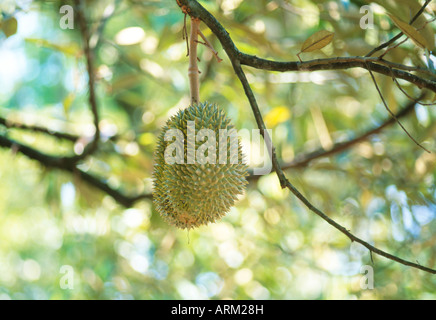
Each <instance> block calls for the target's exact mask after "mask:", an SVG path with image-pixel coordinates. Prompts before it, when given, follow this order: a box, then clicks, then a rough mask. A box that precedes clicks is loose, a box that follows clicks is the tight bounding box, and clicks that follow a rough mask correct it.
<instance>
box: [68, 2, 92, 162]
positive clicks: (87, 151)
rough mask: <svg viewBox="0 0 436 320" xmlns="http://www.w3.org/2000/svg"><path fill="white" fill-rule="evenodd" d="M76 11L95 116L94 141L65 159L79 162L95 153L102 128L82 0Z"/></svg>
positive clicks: (77, 3)
mask: <svg viewBox="0 0 436 320" xmlns="http://www.w3.org/2000/svg"><path fill="white" fill-rule="evenodd" d="M74 3H75V7H76V12H77V20H78V22H79V27H80V33H81V34H82V42H83V52H84V54H85V57H86V68H87V71H88V88H89V99H88V100H89V105H90V108H91V112H92V115H93V117H94V128H95V132H94V137H93V139H92V141H91V142H90V143H89V144H88V145H86V147H85V148H84V150H83V152H82V153H81V154H79V155H75V156H72V157H67V158H65V159H64V160H65V161H70V162H73V163H75V162H78V161H80V160H83V159H85V158H86V157H87V156H89V155H91V154H92V153H94V152H95V151H96V150H97V148H98V142H99V140H100V128H99V122H100V121H99V114H98V107H97V98H96V93H95V73H94V62H93V59H92V55H93V53H92V51H91V48H90V46H89V31H88V27H87V25H86V19H85V16H84V13H83V8H82V4H81V0H74Z"/></svg>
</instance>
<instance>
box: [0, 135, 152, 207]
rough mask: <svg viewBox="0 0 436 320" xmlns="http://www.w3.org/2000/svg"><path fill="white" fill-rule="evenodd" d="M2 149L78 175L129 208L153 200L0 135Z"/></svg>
mask: <svg viewBox="0 0 436 320" xmlns="http://www.w3.org/2000/svg"><path fill="white" fill-rule="evenodd" d="M0 147H3V148H9V149H11V150H13V151H15V152H19V153H21V154H23V155H25V156H27V157H28V158H30V159H33V160H36V161H38V162H40V163H41V164H42V165H44V166H45V167H47V168H55V169H60V170H63V171H67V172H70V173H73V174H76V175H77V176H78V177H80V178H81V179H82V180H84V181H86V182H87V183H89V184H90V185H92V186H94V187H96V188H98V189H100V190H101V191H103V192H105V193H107V194H108V195H110V196H111V197H112V198H114V200H116V201H117V202H118V203H120V204H121V205H123V206H125V207H127V208H129V207H131V206H132V205H133V204H134V203H135V202H137V201H139V200H142V199H151V194H141V195H137V196H128V195H125V194H124V193H122V192H121V191H119V190H117V189H114V188H112V187H110V186H109V184H107V183H106V182H104V181H103V180H102V179H101V178H98V177H96V176H94V175H92V174H90V173H88V172H85V171H83V170H81V169H79V168H78V167H77V166H76V165H75V164H73V163H71V162H68V161H63V158H60V157H54V156H51V155H47V154H45V153H42V152H40V151H38V150H36V149H34V148H31V147H29V146H26V145H24V144H22V143H20V142H17V141H15V140H12V139H9V138H7V137H5V136H2V135H0Z"/></svg>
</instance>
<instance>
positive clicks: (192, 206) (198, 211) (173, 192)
mask: <svg viewBox="0 0 436 320" xmlns="http://www.w3.org/2000/svg"><path fill="white" fill-rule="evenodd" d="M188 121H195V134H196V135H197V133H198V132H199V130H201V129H211V130H213V132H214V133H215V141H216V148H215V151H216V161H215V162H213V161H212V163H209V162H211V161H210V158H209V157H210V156H213V154H212V153H213V149H212V152H211V154H209V153H208V151H210V150H211V149H208V151H206V152H204V150H203V154H204V155H205V156H207V158H208V159H209V161H208V162H207V163H205V162H206V161H204V162H203V164H200V163H199V162H200V161H198V155H197V157H196V158H195V162H194V163H192V162H193V161H190V162H191V163H189V162H188V151H189V152H191V153H192V150H194V149H195V152H196V154H197V152H198V151H201V148H200V147H201V145H203V144H204V143H205V141H208V139H209V138H204V141H197V140H201V139H199V138H197V137H196V138H195V140H194V141H193V140H192V139H191V140H189V138H188V136H189V132H190V130H192V122H190V123H191V127H190V126H189V123H188ZM169 129H178V130H180V132H183V145H182V144H181V143H179V151H180V152H181V154H182V156H179V161H177V162H175V163H174V164H170V163H166V161H165V150H166V148H167V147H168V146H169V145H170V144H172V143H175V142H174V141H175V140H174V139H172V140H170V141H165V133H166V132H167V130H169ZM220 129H227V130H231V129H233V130H235V129H234V127H233V126H232V125H231V123H230V119H228V118H227V116H226V115H225V113H224V112H223V111H222V110H221V109H219V108H218V107H217V106H216V105H215V104H211V103H208V102H204V103H199V104H196V105H191V106H190V107H188V108H186V109H184V110H179V112H178V113H177V114H176V115H175V116H172V117H171V118H170V119H169V120H168V121H167V123H166V125H165V126H164V127H163V130H162V133H161V135H160V136H159V139H158V143H157V148H156V152H155V166H154V172H153V180H154V181H153V183H154V186H153V187H154V188H153V189H154V190H153V199H154V203H155V205H156V209H157V211H158V212H159V213H160V215H161V216H162V217H163V219H164V220H166V221H167V222H168V223H169V224H171V225H174V226H176V227H178V228H181V229H188V230H189V229H191V228H196V227H198V226H201V225H205V224H208V223H210V222H215V221H216V220H219V219H220V218H222V217H223V216H224V215H225V214H226V213H227V212H228V211H229V209H230V208H231V207H232V206H233V204H234V203H235V200H237V197H238V195H240V194H242V193H243V190H244V187H245V185H246V184H247V183H248V182H247V180H246V178H245V177H246V176H247V175H248V173H247V166H246V165H245V164H244V163H243V154H242V149H241V144H240V141H239V139H237V140H236V142H237V159H235V154H236V152H233V153H232V152H231V146H230V145H231V138H230V137H221V140H222V141H220V135H219V131H220ZM180 136H181V135H180ZM211 141H213V139H211ZM219 145H224V146H225V147H226V150H227V152H226V153H223V154H224V155H225V154H227V157H226V159H225V160H226V161H225V164H220V161H219V151H220V148H219ZM182 147H183V151H181V148H182ZM199 148H200V150H199ZM174 149H175V148H174ZM221 150H222V149H221ZM234 150H236V149H234ZM174 153H176V151H174V152H173V155H174ZM232 154H233V158H232V157H231V156H232ZM182 157H183V159H181V158H182ZM175 158H176V157H175ZM191 159H192V158H191ZM167 162H169V161H167ZM180 162H183V163H180ZM223 162H224V161H221V163H223Z"/></svg>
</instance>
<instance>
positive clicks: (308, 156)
mask: <svg viewBox="0 0 436 320" xmlns="http://www.w3.org/2000/svg"><path fill="white" fill-rule="evenodd" d="M423 98H424V94H422V95H421V96H420V97H419V98H418V99H417V100H420V99H423ZM414 107H415V102H409V103H408V104H407V106H406V107H404V108H403V109H402V110H401V111H400V112H398V113H397V114H396V115H395V116H396V117H397V119H401V118H403V117H405V116H407V115H408V114H410V113H411V112H412V111H413V110H414ZM393 123H395V120H394V118H392V117H390V118H388V119H387V120H386V121H385V122H383V123H382V124H381V125H379V126H376V127H374V128H372V129H370V130H368V131H366V132H365V133H363V134H361V135H359V136H358V137H356V138H353V139H350V140H347V141H342V142H336V143H335V144H334V145H333V146H332V148H330V149H329V150H325V149H323V148H319V149H317V150H315V151H312V152H308V153H301V154H299V155H297V156H296V157H295V159H294V160H292V161H290V162H288V163H283V164H282V165H281V168H282V170H287V169H291V168H302V167H306V166H307V165H308V164H309V163H310V162H312V161H313V160H316V159H320V158H324V157H329V156H332V155H334V154H337V153H340V152H344V151H346V150H348V149H349V148H352V147H353V146H355V145H356V144H358V143H360V142H362V141H365V140H367V139H368V138H369V137H371V136H373V135H375V134H377V133H380V132H381V131H382V130H383V129H385V128H387V127H388V126H390V125H392V124H393ZM259 178H260V176H258V175H253V174H251V175H250V176H248V177H247V179H248V180H250V181H256V180H258V179H259Z"/></svg>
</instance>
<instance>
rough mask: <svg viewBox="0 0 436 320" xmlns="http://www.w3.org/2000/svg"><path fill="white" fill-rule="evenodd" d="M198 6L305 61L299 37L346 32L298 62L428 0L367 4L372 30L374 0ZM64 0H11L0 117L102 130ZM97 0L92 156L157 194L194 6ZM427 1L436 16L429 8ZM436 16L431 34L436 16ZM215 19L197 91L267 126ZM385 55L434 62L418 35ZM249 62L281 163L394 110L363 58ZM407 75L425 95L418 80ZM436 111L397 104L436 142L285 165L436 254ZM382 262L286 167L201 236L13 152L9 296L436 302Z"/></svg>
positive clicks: (29, 137)
mask: <svg viewBox="0 0 436 320" xmlns="http://www.w3.org/2000/svg"><path fill="white" fill-rule="evenodd" d="M201 3H202V4H203V5H204V6H205V7H206V8H207V9H208V10H210V12H211V13H212V14H214V15H215V16H216V18H217V19H218V20H219V21H220V22H221V23H222V24H223V25H224V26H225V27H226V29H227V30H228V31H229V33H230V35H231V37H232V39H233V40H234V41H235V43H236V44H237V46H238V48H239V49H240V50H242V51H244V52H246V53H249V54H255V55H258V56H260V57H267V58H271V59H277V60H283V61H286V60H288V61H289V60H292V61H295V60H297V57H296V54H297V53H298V52H299V51H300V47H301V44H302V43H303V42H304V40H305V39H306V38H307V37H308V36H310V35H311V34H312V33H314V32H315V31H318V30H320V29H327V30H330V31H334V32H335V37H334V40H333V42H332V43H331V44H329V45H328V46H327V47H325V48H324V49H323V50H321V51H317V52H313V53H303V54H302V55H301V57H302V59H303V60H309V59H315V58H327V57H334V56H353V55H365V54H366V53H367V52H368V51H370V50H371V49H372V48H373V47H375V46H377V44H379V43H381V42H382V41H385V40H387V39H389V38H390V37H392V36H393V35H395V34H396V33H397V32H398V29H397V28H396V27H395V26H394V24H393V23H392V22H391V20H390V19H389V18H388V16H387V15H386V12H387V11H389V12H393V13H394V14H396V15H397V16H399V17H402V18H404V19H406V20H408V19H409V16H410V10H409V9H407V8H409V7H410V8H412V7H416V6H418V8H419V4H420V2H418V1H412V0H408V1H407V3H408V6H405V5H404V3H402V1H397V2H392V1H391V2H389V1H377V3H372V4H371V9H372V10H373V12H374V27H373V28H369V29H361V28H360V27H359V21H360V19H361V17H362V15H363V14H362V13H360V11H359V10H360V7H361V6H362V5H364V4H367V3H366V2H361V1H325V0H320V1H310V0H286V1H280V0H273V1H270V0H263V1H241V0H217V1H202V2H201ZM64 4H69V5H72V3H70V2H61V1H30V0H22V1H10V0H3V1H1V3H0V13H1V15H0V19H1V21H2V30H3V31H2V32H1V33H0V116H1V117H2V118H5V119H7V120H8V121H12V122H16V123H23V124H27V125H39V126H45V127H47V128H49V129H50V130H56V131H62V132H68V133H71V134H75V135H79V136H81V137H82V139H89V138H90V137H92V135H93V133H94V131H93V130H94V129H93V125H92V114H91V112H90V108H89V105H88V87H87V79H88V76H87V73H86V60H85V58H84V55H83V51H82V39H81V36H80V32H79V28H78V26H77V24H76V25H75V28H74V29H72V30H70V29H62V28H60V25H59V22H60V18H61V17H62V16H63V14H60V13H59V9H60V7H61V6H62V5H64ZM412 4H413V5H412ZM84 5H85V12H84V13H85V15H86V18H87V20H88V23H89V29H90V32H91V43H92V44H93V45H94V53H95V66H96V76H97V82H96V89H97V99H98V105H99V111H100V116H101V121H100V128H101V131H102V141H101V144H100V148H99V150H98V152H97V153H96V154H94V155H93V156H92V157H89V158H87V159H86V160H85V161H83V162H82V163H81V164H80V168H81V169H82V170H84V171H86V172H89V173H92V174H94V175H96V176H98V177H100V178H101V180H102V181H104V182H105V183H107V184H109V185H110V186H111V187H112V188H116V189H119V190H121V191H123V192H125V193H126V194H131V195H136V194H140V193H150V192H151V188H152V182H151V173H152V169H153V150H154V147H155V144H156V137H157V136H158V134H159V132H160V128H161V127H162V125H163V124H164V123H165V121H166V120H167V119H168V117H169V116H170V115H172V114H174V113H175V112H177V110H179V109H180V108H185V107H187V106H188V104H189V87H188V78H187V68H188V58H187V57H186V43H185V42H184V40H183V39H182V29H183V14H182V13H181V11H180V9H179V7H178V6H177V3H176V1H153V0H151V1H139V0H135V1H133V0H114V1H109V0H104V1H93V0H89V1H84ZM429 8H430V9H431V10H432V9H436V6H435V4H430V5H429ZM408 10H409V11H408ZM425 15H426V17H427V18H428V19H431V12H426V13H425ZM13 20H16V26H17V30H16V32H14V23H15V22H13ZM8 21H9V22H8ZM11 21H12V22H11ZM75 23H77V21H76V22H75ZM433 25H434V24H433ZM188 27H189V23H188ZM428 29H429V30H430V32H431V34H432V35H433V37H434V33H432V32H433V27H432V24H430V25H429V26H428ZM202 30H203V32H204V34H205V35H206V36H208V37H209V40H210V41H211V42H212V43H213V45H214V46H215V49H217V51H218V52H219V55H220V57H221V58H222V59H223V61H222V62H221V63H219V64H218V63H217V62H216V60H215V59H214V57H213V55H212V54H211V52H210V51H209V50H208V49H206V48H204V47H202V46H200V49H199V53H200V59H201V62H200V63H199V67H200V70H201V75H200V77H201V93H200V95H201V98H202V99H203V100H209V101H213V102H215V103H217V104H219V105H220V106H221V107H222V108H223V109H224V110H226V112H227V114H228V116H229V117H230V118H231V119H232V120H233V123H234V125H235V127H236V128H237V129H248V130H251V129H255V128H256V123H255V121H254V117H253V115H252V113H251V112H250V107H249V104H248V101H247V100H246V97H245V96H244V94H243V90H242V87H241V85H240V83H238V81H237V78H236V76H235V74H234V72H233V70H232V68H231V64H230V61H229V59H228V57H227V56H226V55H225V52H224V51H223V50H222V48H221V46H220V44H219V42H218V41H217V39H216V38H215V37H214V36H213V35H212V34H211V32H210V31H209V30H208V29H207V28H206V27H205V26H204V25H202ZM386 58H387V59H390V60H392V61H395V62H398V63H404V64H409V65H415V66H423V67H427V63H428V61H427V60H426V58H425V56H424V55H423V52H422V50H421V51H420V50H419V49H417V48H416V46H414V45H413V43H411V42H410V41H408V42H406V43H404V44H403V45H401V46H400V47H399V48H397V49H395V50H392V51H391V52H390V53H389V54H388V55H387V56H386ZM244 70H245V72H246V74H247V77H248V79H249V81H250V83H251V85H252V87H253V89H254V91H255V94H256V98H257V99H258V102H259V105H260V108H261V111H262V113H263V115H264V117H265V120H266V123H267V127H268V128H271V129H272V130H273V141H274V143H275V145H276V147H277V152H278V155H279V158H280V159H281V160H282V161H283V162H284V163H287V162H290V161H292V160H293V159H295V157H296V156H298V155H301V154H304V153H306V152H309V151H313V150H315V149H318V148H324V149H326V150H328V148H330V147H331V145H332V143H334V142H336V141H344V140H347V139H350V138H352V137H355V136H358V135H359V134H361V133H363V132H365V131H366V130H368V129H369V128H372V127H374V126H377V125H379V124H381V123H382V122H383V121H385V119H388V117H389V115H388V113H387V112H386V110H385V107H384V106H383V104H382V103H381V101H380V97H379V96H378V94H377V92H376V90H375V88H374V86H373V83H372V81H371V78H370V76H369V75H368V73H367V72H365V71H364V70H360V69H350V70H346V71H322V72H321V71H320V72H312V73H308V72H301V73H274V72H267V71H262V70H255V69H252V68H249V67H244ZM376 78H377V81H378V83H379V85H380V87H381V89H382V92H383V94H384V96H385V98H386V100H387V101H388V103H389V105H390V107H391V109H392V110H393V111H398V110H400V109H401V107H403V106H404V105H405V104H407V103H408V102H409V101H408V99H407V97H405V96H404V95H403V94H402V93H401V92H400V91H399V90H398V89H397V88H396V86H395V84H394V83H393V82H392V79H390V77H385V76H376ZM402 85H403V87H404V89H405V90H406V91H407V92H408V93H409V94H410V95H412V96H418V95H419V90H418V89H417V88H415V87H413V86H410V85H408V84H407V83H402ZM430 99H432V96H431V97H430ZM435 118H436V109H435V107H434V106H420V105H416V106H415V110H414V112H413V113H411V114H410V115H409V116H408V117H407V118H403V119H402V122H403V124H404V125H405V126H406V127H407V128H408V130H409V132H410V133H411V134H412V135H413V136H414V137H416V138H417V140H418V141H420V142H422V144H423V145H424V146H426V147H427V148H428V149H430V150H431V151H433V153H431V154H428V153H426V152H425V151H423V150H422V149H420V148H418V147H417V146H416V145H415V144H414V143H413V142H412V141H411V140H410V139H409V138H408V137H407V135H406V134H405V133H404V131H402V130H401V129H400V128H399V127H398V126H397V125H393V126H391V127H389V128H387V129H385V130H384V131H383V132H382V133H380V134H378V135H375V136H372V137H371V138H370V139H368V140H367V141H365V142H362V143H360V144H357V145H355V146H353V147H352V148H349V149H348V150H346V151H344V152H342V153H340V154H337V155H335V156H332V157H325V158H320V159H317V160H316V161H313V162H311V163H310V164H309V165H308V166H307V167H304V168H298V169H297V168H294V169H291V170H288V171H287V175H288V177H289V178H290V179H291V181H292V182H293V183H294V184H295V185H296V186H297V187H298V188H299V189H300V190H301V191H302V192H303V194H305V195H306V196H307V197H308V198H309V199H310V201H312V203H313V204H314V205H316V206H317V207H319V208H320V209H322V210H323V211H324V212H326V213H327V214H328V215H329V216H330V217H331V218H333V219H335V220H336V221H338V222H339V223H341V224H342V225H344V226H346V227H347V228H348V229H350V230H352V232H354V233H355V234H356V235H358V236H360V237H362V238H363V239H365V240H367V241H368V242H370V243H372V244H374V245H376V246H378V247H380V248H382V249H384V250H387V251H388V252H391V253H393V254H396V255H398V256H400V257H403V258H405V259H407V260H411V261H418V262H419V263H420V264H422V265H426V266H430V267H433V268H434V266H435V265H436V261H435V260H436V221H435V217H436V213H435V212H436V188H435V177H436V174H435V164H436V156H435V152H436V144H435V141H434V138H435V136H436V125H435V123H434V121H435ZM0 134H2V135H7V136H8V137H10V138H13V139H15V140H17V141H20V142H21V143H23V144H27V145H30V146H32V147H34V148H37V149H38V150H41V151H43V152H45V153H47V154H53V155H70V154H72V152H73V151H74V150H75V148H77V147H78V146H77V142H76V143H73V142H71V141H65V140H62V139H57V138H54V137H52V136H50V135H47V134H44V133H38V132H34V131H31V130H23V129H17V128H9V129H8V128H6V127H5V126H2V125H0ZM112 136H116V138H115V139H109V138H110V137H112ZM244 143H249V141H245V142H244ZM253 148H256V146H253ZM250 161H253V159H251V160H250ZM373 260H374V261H373V262H372V261H371V257H370V254H369V252H368V250H366V249H365V248H363V247H361V246H360V245H358V244H352V243H350V241H349V239H348V238H346V237H345V236H344V235H342V234H341V233H339V232H338V231H336V230H335V229H333V228H332V227H330V226H329V225H328V224H326V223H325V222H324V221H323V220H321V219H320V218H319V217H317V216H315V215H314V214H313V213H311V212H310V211H308V210H307V209H306V208H305V207H304V206H303V205H302V204H301V203H300V202H299V201H298V200H296V199H295V197H293V196H292V195H291V194H289V192H288V191H287V190H281V189H280V186H279V183H278V179H277V177H276V176H275V175H274V174H270V175H267V176H264V177H261V178H260V179H259V180H258V181H252V182H251V183H250V185H249V186H248V187H247V189H246V192H245V195H244V196H242V197H241V199H240V201H239V202H238V203H237V205H236V206H235V207H234V208H233V209H232V210H231V211H230V212H229V213H228V214H227V215H226V217H225V218H223V219H222V220H221V221H220V222H218V223H216V224H213V225H209V226H204V227H201V228H199V229H195V230H191V231H190V232H189V235H188V233H187V231H182V230H178V229H175V228H174V227H171V226H168V225H167V224H166V223H165V222H164V221H163V220H162V219H161V217H160V216H159V215H158V214H157V213H156V211H155V210H154V206H153V204H152V201H151V200H148V199H146V200H142V201H138V202H137V203H135V204H134V206H133V207H131V208H125V207H123V206H122V205H120V204H118V203H117V202H116V201H115V200H114V199H113V198H111V197H110V196H108V195H107V194H105V193H103V192H101V191H100V190H98V189H96V188H95V187H93V186H90V185H88V184H87V183H86V182H84V181H81V180H80V179H79V178H78V177H77V176H75V175H74V174H71V173H69V172H64V171H61V170H54V169H47V168H45V167H44V165H43V164H41V163H39V162H37V161H34V160H30V159H28V158H26V157H25V156H23V155H21V154H20V153H19V152H18V153H17V152H16V150H15V151H14V150H11V149H7V148H6V149H5V148H2V149H0V299H436V278H435V277H434V276H432V275H430V274H426V273H425V272H422V271H419V270H415V269H412V268H409V267H405V266H402V265H400V264H398V263H394V262H392V261H389V260H386V259H385V258H382V257H378V256H376V255H374V256H373ZM65 265H66V266H71V267H72V268H73V270H74V280H73V281H74V282H73V288H72V289H62V288H61V286H60V282H61V280H62V276H63V275H64V274H63V273H61V272H60V269H61V267H62V266H65ZM366 265H369V266H372V267H373V268H374V286H375V288H374V289H373V290H365V289H363V288H362V286H361V283H362V281H364V279H363V278H362V277H363V276H364V274H363V273H362V267H363V266H366ZM362 279H363V280H362Z"/></svg>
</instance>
